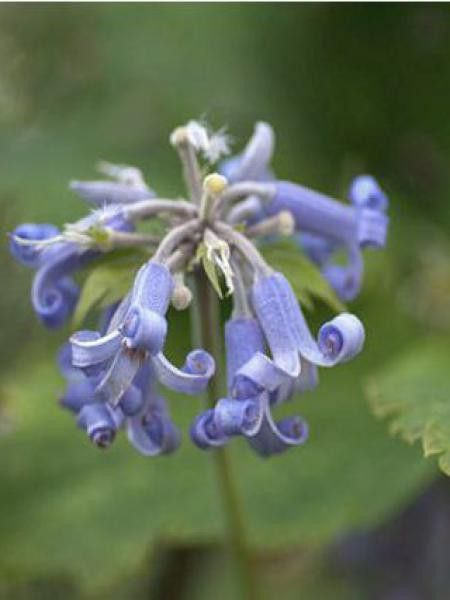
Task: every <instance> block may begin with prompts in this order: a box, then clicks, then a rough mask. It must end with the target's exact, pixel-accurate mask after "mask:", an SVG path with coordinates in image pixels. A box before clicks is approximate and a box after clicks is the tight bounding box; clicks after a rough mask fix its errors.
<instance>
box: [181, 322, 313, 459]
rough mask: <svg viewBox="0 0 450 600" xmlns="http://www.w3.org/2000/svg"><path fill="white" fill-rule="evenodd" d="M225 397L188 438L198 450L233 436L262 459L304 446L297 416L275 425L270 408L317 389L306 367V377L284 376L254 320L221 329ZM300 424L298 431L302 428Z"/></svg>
mask: <svg viewBox="0 0 450 600" xmlns="http://www.w3.org/2000/svg"><path fill="white" fill-rule="evenodd" d="M225 344H226V354H227V380H228V396H227V397H226V398H222V399H220V400H219V401H218V402H217V404H216V406H215V408H214V409H213V410H212V409H211V410H208V411H206V412H205V413H203V414H202V415H200V416H199V417H197V419H196V420H195V422H194V424H193V426H192V428H191V437H192V439H193V441H194V442H195V443H196V444H197V445H198V446H199V447H200V448H209V447H214V446H220V445H223V444H225V443H227V442H228V441H229V438H230V437H232V436H236V435H243V436H244V437H246V438H247V440H248V441H249V443H250V444H251V445H252V447H253V448H254V449H255V450H257V451H258V452H259V453H260V454H262V455H269V454H273V453H276V452H281V451H282V450H284V449H286V448H288V447H290V446H294V445H299V444H301V443H303V442H304V441H305V439H306V433H307V428H306V425H305V424H304V422H303V420H302V419H301V418H300V417H294V418H293V419H285V420H283V421H281V422H280V423H277V422H276V421H275V420H274V419H273V416H272V406H273V405H274V404H276V403H279V402H283V401H285V400H286V399H288V398H290V396H291V394H292V392H293V391H294V389H295V387H296V383H298V389H299V390H300V389H305V388H307V387H308V386H309V385H311V384H315V379H314V378H312V377H311V372H310V370H309V366H308V365H306V363H305V374H304V375H303V373H302V374H301V375H300V374H299V375H298V376H297V379H296V378H295V376H294V375H293V374H292V373H288V372H286V371H285V370H283V368H280V367H279V366H277V365H276V364H275V361H274V360H271V359H270V358H269V357H268V356H266V355H265V354H264V352H265V340H264V335H263V332H262V330H261V328H260V326H259V324H258V321H257V320H256V319H254V318H252V317H236V318H233V319H230V320H229V321H228V322H227V324H226V327H225ZM300 424H301V426H300Z"/></svg>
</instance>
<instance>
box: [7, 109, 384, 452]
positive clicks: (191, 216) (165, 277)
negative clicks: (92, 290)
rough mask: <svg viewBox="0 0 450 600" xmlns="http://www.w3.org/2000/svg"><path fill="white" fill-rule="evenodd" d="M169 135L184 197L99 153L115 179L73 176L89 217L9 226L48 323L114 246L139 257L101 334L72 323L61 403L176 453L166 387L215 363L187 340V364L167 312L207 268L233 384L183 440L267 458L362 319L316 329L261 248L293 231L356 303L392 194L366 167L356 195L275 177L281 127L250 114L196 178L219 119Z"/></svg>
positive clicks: (353, 342) (83, 417)
mask: <svg viewBox="0 0 450 600" xmlns="http://www.w3.org/2000/svg"><path fill="white" fill-rule="evenodd" d="M170 143H171V144H172V145H173V146H174V147H175V149H176V150H177V153H178V155H179V157H180V160H181V163H182V167H183V174H184V178H185V181H186V185H187V191H188V194H187V199H178V200H172V199H166V198H159V197H157V196H156V195H155V193H154V192H153V191H152V190H151V189H150V187H149V186H148V185H147V183H146V182H145V180H144V178H143V175H142V173H141V171H140V170H139V169H136V168H134V167H129V166H123V165H113V164H110V163H101V164H100V167H99V169H100V171H101V172H102V173H103V174H104V175H106V176H108V177H109V178H110V179H109V180H105V181H90V182H89V181H88V182H72V183H71V186H70V187H71V189H72V190H73V191H75V192H76V193H77V194H79V195H80V196H81V197H82V198H84V199H85V200H87V201H88V202H89V203H90V204H92V205H94V207H95V209H94V210H93V212H92V213H91V214H89V215H88V216H86V217H84V218H82V219H80V220H79V221H77V222H76V223H72V224H66V225H65V226H64V227H63V228H62V229H61V230H60V229H58V228H56V227H54V226H53V225H49V224H42V225H35V224H23V225H21V226H19V227H17V228H16V230H15V231H14V232H13V233H12V234H11V236H10V242H9V244H10V250H11V253H12V255H13V256H14V258H16V259H17V260H18V261H19V262H21V263H22V264H24V265H26V266H28V267H31V268H32V269H35V271H36V272H35V276H34V280H33V285H32V292H31V298H32V304H33V308H34V310H35V312H36V313H37V315H38V317H39V319H40V320H41V321H42V322H43V323H44V324H45V325H46V326H48V327H58V326H61V325H63V324H64V323H65V322H66V321H67V319H68V317H69V316H70V315H71V314H72V312H73V310H74V308H75V306H76V304H77V301H78V296H79V290H78V286H77V285H76V284H75V282H74V280H73V275H74V273H75V272H77V271H78V270H84V269H88V268H91V267H92V266H93V264H94V262H93V260H94V259H96V258H102V259H103V260H106V259H107V255H108V254H109V253H111V254H114V253H115V252H117V251H118V250H119V249H121V248H127V249H128V250H129V251H131V252H134V253H135V254H133V256H136V268H135V271H133V274H134V279H133V283H132V285H131V287H130V289H129V290H128V292H127V293H125V294H123V293H122V294H121V297H120V299H118V300H117V301H116V302H114V303H113V304H111V305H110V306H108V307H106V308H105V309H104V310H103V312H102V314H101V315H100V318H99V325H98V329H97V330H87V329H83V330H80V331H77V332H75V333H73V334H72V335H71V336H70V338H69V341H68V342H66V343H65V344H64V345H63V346H62V347H61V350H60V352H59V353H58V365H59V368H60V371H61V373H62V375H63V377H64V378H65V380H66V389H65V391H64V393H63V394H62V395H61V397H60V405H61V406H62V407H64V408H65V409H66V410H67V411H68V412H70V413H72V414H73V415H74V417H75V421H76V424H77V426H78V427H79V428H80V429H81V430H83V431H84V432H85V433H86V435H87V437H88V438H89V439H90V440H91V441H92V443H94V444H95V445H96V446H98V447H100V448H106V447H108V446H110V445H111V443H112V442H113V440H114V439H115V437H116V435H117V434H118V432H119V431H124V432H125V435H126V436H127V438H128V440H129V442H130V443H131V445H132V446H133V447H134V448H136V449H137V450H138V451H139V452H140V453H142V454H144V455H146V456H156V455H159V454H168V453H170V452H172V451H174V450H175V449H176V448H177V447H178V445H179V443H180V439H181V435H180V432H179V431H178V429H177V428H176V426H175V425H174V423H173V422H172V420H171V417H170V414H169V409H168V406H167V403H166V401H165V399H164V398H163V396H162V395H161V393H160V389H159V388H160V387H166V388H168V389H169V390H173V391H175V392H179V393H183V394H190V395H195V394H201V393H203V392H204V391H205V390H206V389H207V388H208V384H209V382H210V380H211V377H212V376H213V375H214V372H215V360H214V358H213V357H212V356H211V355H210V354H209V353H208V352H207V351H206V350H204V349H194V350H192V351H190V352H189V353H188V354H187V356H186V358H185V361H184V364H183V365H182V366H181V367H177V366H175V365H174V364H173V363H172V362H171V361H170V360H169V359H168V358H167V356H166V354H165V346H166V337H167V333H168V321H169V320H170V313H169V309H170V305H171V304H172V305H173V307H174V308H175V309H176V310H185V309H186V308H188V307H189V306H190V305H192V306H194V308H195V304H196V301H197V299H198V298H197V297H196V294H193V293H192V291H191V288H190V282H191V281H194V282H195V281H198V279H199V277H200V278H201V277H205V275H206V276H207V277H208V278H209V279H210V281H211V284H212V285H213V287H214V289H215V290H216V291H217V293H218V294H219V295H220V296H222V290H224V289H225V290H226V293H227V295H231V296H232V300H233V312H232V315H231V317H230V318H229V319H228V321H227V322H226V324H225V347H226V368H227V390H226V394H225V395H224V397H222V398H219V399H216V400H215V401H214V403H212V404H210V405H209V406H208V408H207V409H206V410H205V411H203V412H201V413H200V414H199V415H198V416H197V417H196V418H195V419H194V420H193V423H192V425H191V430H190V435H191V439H192V440H193V442H194V443H195V444H196V445H197V446H198V447H200V448H202V449H208V448H214V447H220V446H224V445H225V444H227V443H229V442H230V441H231V440H232V439H233V438H235V437H237V436H240V437H244V438H245V439H246V440H247V442H248V444H249V445H250V447H251V448H253V449H254V450H255V451H256V452H258V453H259V454H260V455H262V456H270V455H273V454H278V453H281V452H283V451H285V450H287V449H288V448H291V447H295V446H299V445H301V444H303V443H304V442H305V441H306V439H307V436H308V426H307V424H306V422H305V421H304V420H303V419H302V418H301V417H300V416H293V417H288V418H283V419H281V420H280V419H276V418H275V416H274V413H275V412H276V411H277V408H278V406H279V405H281V404H284V403H285V402H287V401H290V400H291V399H292V398H293V397H294V396H295V395H296V394H299V393H303V392H305V391H306V390H312V389H314V388H315V387H316V386H317V385H318V369H319V367H333V366H335V365H338V364H340V363H345V362H346V361H348V360H351V359H352V358H354V357H355V356H356V355H357V354H358V353H359V352H360V351H361V350H362V347H363V344H364V337H365V334H364V327H363V325H362V323H361V322H360V320H359V319H358V318H357V317H356V316H354V315H352V314H350V313H347V312H345V313H341V314H339V315H337V316H335V317H334V318H332V319H331V320H329V321H328V322H326V323H324V324H323V325H322V326H321V327H320V329H319V331H318V334H317V337H314V336H313V335H312V334H311V331H310V329H309V327H308V324H307V322H306V319H305V317H304V315H303V312H302V310H301V308H300V306H299V304H298V301H297V298H296V296H295V294H294V291H293V289H292V287H291V285H290V283H289V282H288V280H287V278H286V277H285V275H284V274H283V273H280V272H276V271H274V270H273V269H272V268H271V267H270V265H268V264H267V263H266V262H265V260H264V258H263V257H262V255H261V254H260V253H259V251H258V247H257V244H258V242H259V241H260V240H264V241H265V243H271V242H274V241H276V240H277V239H278V238H279V237H280V236H283V235H284V236H290V235H293V236H294V238H295V239H297V240H298V241H299V248H300V249H301V250H302V251H304V252H305V253H306V254H307V255H308V256H309V257H310V258H311V260H313V261H314V262H315V263H316V264H317V265H319V267H320V268H321V271H322V273H323V275H324V277H326V278H327V279H328V281H329V282H330V283H331V285H332V286H333V287H334V288H335V290H336V291H337V292H338V293H339V295H340V296H341V297H342V298H344V299H350V298H352V297H354V296H355V295H356V293H357V292H358V291H359V288H360V285H361V280H362V272H363V263H362V254H361V250H362V248H364V247H366V246H372V247H375V248H381V247H383V246H384V244H385V239H386V231H387V225H388V219H387V217H386V215H385V212H386V210H387V204H388V203H387V198H386V196H385V195H384V193H383V192H382V190H381V189H380V187H379V186H378V184H377V182H376V181H375V180H374V179H373V178H372V177H370V176H360V177H357V178H356V179H355V180H354V181H353V182H352V184H351V187H350V191H349V199H350V202H351V204H350V205H345V204H342V203H340V202H338V201H335V200H333V199H332V198H329V197H326V196H324V195H322V194H320V193H318V192H314V191H312V190H310V189H308V188H305V187H303V186H300V185H298V184H294V183H290V182H286V181H279V180H277V179H276V178H275V176H274V174H273V173H272V171H271V168H270V163H271V159H272V154H273V150H274V134H273V131H272V129H271V127H270V126H269V125H268V124H266V123H262V122H261V123H257V125H256V126H255V130H254V133H253V136H252V137H251V139H250V141H249V143H248V144H247V146H246V147H245V148H244V150H243V151H242V153H241V154H238V155H237V156H235V157H232V158H229V159H226V160H225V161H223V162H222V163H221V165H220V167H219V170H220V173H221V175H219V174H217V173H214V172H212V173H209V174H208V175H206V176H205V170H206V168H207V167H208V166H210V165H212V164H214V163H215V162H217V160H219V159H220V158H221V157H222V156H223V155H225V154H227V153H228V151H229V143H230V138H229V136H228V135H227V134H226V133H225V132H224V130H220V131H218V132H213V131H212V130H211V129H210V128H208V126H207V125H206V124H205V123H202V122H198V121H189V122H188V123H187V124H186V125H184V126H182V127H178V128H177V129H175V131H174V132H173V133H172V135H171V136H170ZM200 161H204V164H202V165H201V164H200ZM147 219H158V220H159V221H162V222H164V223H165V225H166V229H165V231H166V233H164V234H161V235H156V236H155V235H150V234H148V233H145V232H143V231H139V230H138V225H139V223H140V222H141V221H144V220H147ZM160 229H164V228H160ZM341 249H344V250H345V252H346V253H347V256H348V264H347V265H344V266H342V265H338V264H335V263H334V256H335V253H336V252H337V251H338V250H341ZM145 253H146V254H147V257H146V258H143V256H145ZM202 268H203V272H202ZM298 276H299V277H301V273H299V274H298ZM191 287H192V286H191ZM216 358H217V357H216Z"/></svg>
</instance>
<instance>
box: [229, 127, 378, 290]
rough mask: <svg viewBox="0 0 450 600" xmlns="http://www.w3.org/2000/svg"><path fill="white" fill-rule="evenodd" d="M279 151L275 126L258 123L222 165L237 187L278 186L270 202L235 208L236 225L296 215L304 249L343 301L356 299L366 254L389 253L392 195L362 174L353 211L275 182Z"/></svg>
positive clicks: (251, 200) (251, 201)
mask: <svg viewBox="0 0 450 600" xmlns="http://www.w3.org/2000/svg"><path fill="white" fill-rule="evenodd" d="M273 149H274V135H273V132H272V130H271V128H270V126H269V125H267V124H266V123H258V124H257V125H256V127H255V131H254V133H253V136H252V137H251V139H250V141H249V143H248V144H247V146H246V148H245V149H244V151H243V152H242V154H239V155H237V156H236V157H233V158H231V159H228V161H225V162H224V163H223V164H222V172H223V173H224V174H226V175H227V176H228V177H229V178H230V179H231V180H232V181H234V182H240V181H243V180H245V179H253V180H254V181H273V182H274V184H275V189H274V192H273V194H272V195H271V197H270V199H269V201H267V200H266V201H265V202H264V201H263V200H262V199H260V198H259V199H258V198H255V197H254V196H249V197H248V198H247V199H246V200H245V203H244V202H242V203H241V206H239V207H233V208H232V209H231V211H230V217H231V220H232V222H234V223H238V222H246V223H254V222H255V221H259V220H261V219H263V218H266V217H267V216H270V215H273V214H277V213H279V212H281V211H285V210H288V211H290V212H291V213H292V215H293V217H294V219H295V225H296V230H297V234H296V236H295V237H296V239H297V241H298V242H299V244H300V246H301V248H302V250H303V251H304V252H305V253H306V254H307V255H308V256H309V258H310V259H311V260H312V261H313V262H315V263H316V264H317V265H318V266H319V267H320V268H321V271H322V274H323V275H324V277H325V278H326V279H327V280H328V282H329V283H330V285H331V286H332V287H333V288H334V290H335V291H336V293H337V294H338V296H339V297H340V298H341V299H342V300H344V301H347V300H353V299H354V298H355V297H356V295H357V294H358V292H359V290H360V288H361V284H362V277H363V259H362V254H361V250H362V249H363V248H365V247H372V248H383V247H384V246H385V244H386V235H387V228H388V224H389V220H388V218H387V216H386V214H385V212H386V210H387V208H388V199H387V196H386V195H385V194H384V192H383V191H382V189H381V188H380V186H379V185H378V183H377V181H376V180H375V178H374V177H372V176H370V175H359V176H357V177H355V179H354V180H353V181H352V182H351V185H350V188H349V193H348V196H349V200H350V202H351V206H349V205H345V204H342V203H340V202H337V201H336V200H334V199H332V198H329V197H327V196H325V195H324V194H321V193H319V192H315V191H313V190H311V189H308V188H306V187H304V186H300V185H297V184H293V183H290V182H286V181H276V182H275V177H274V176H273V174H272V172H271V170H270V162H271V159H272V154H273ZM338 250H343V251H344V252H345V254H346V256H347V264H346V265H338V264H336V263H335V262H334V260H333V258H334V255H335V253H336V252H337V251H338Z"/></svg>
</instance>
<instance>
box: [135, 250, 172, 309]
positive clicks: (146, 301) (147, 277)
mask: <svg viewBox="0 0 450 600" xmlns="http://www.w3.org/2000/svg"><path fill="white" fill-rule="evenodd" d="M172 291H173V278H172V274H171V272H170V271H169V269H168V268H167V267H166V266H165V265H163V264H161V263H158V262H155V261H153V260H150V261H149V262H148V263H146V264H145V265H143V266H142V267H141V268H140V269H139V271H138V273H137V275H136V278H135V280H134V284H133V291H132V295H131V304H132V305H133V306H134V305H138V306H142V307H143V308H147V309H149V310H153V311H155V312H157V313H158V314H160V315H165V314H166V312H167V309H168V308H169V304H170V299H171V297H172Z"/></svg>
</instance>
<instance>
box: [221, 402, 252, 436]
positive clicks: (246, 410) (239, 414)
mask: <svg viewBox="0 0 450 600" xmlns="http://www.w3.org/2000/svg"><path fill="white" fill-rule="evenodd" d="M262 419H263V411H262V406H261V403H260V402H259V400H258V398H252V399H249V400H235V399H232V398H221V399H220V400H219V401H218V402H217V404H216V406H215V407H214V422H215V424H216V425H217V428H218V431H221V432H223V433H224V434H225V435H227V436H231V435H246V436H252V435H255V434H256V433H257V432H258V431H259V429H260V428H261V424H262Z"/></svg>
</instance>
